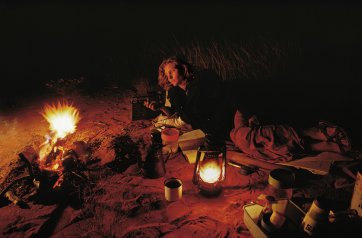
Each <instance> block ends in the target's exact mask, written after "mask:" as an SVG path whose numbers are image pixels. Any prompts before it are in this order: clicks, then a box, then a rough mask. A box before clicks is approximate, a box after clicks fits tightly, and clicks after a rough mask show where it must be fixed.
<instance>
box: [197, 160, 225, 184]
mask: <svg viewBox="0 0 362 238" xmlns="http://www.w3.org/2000/svg"><path fill="white" fill-rule="evenodd" d="M220 174H221V169H220V167H219V166H218V164H217V163H216V162H214V161H209V162H207V163H205V164H203V165H202V167H201V168H200V177H201V179H202V180H203V181H204V182H206V183H215V182H217V181H218V180H219V178H220Z"/></svg>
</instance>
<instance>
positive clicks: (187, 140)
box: [178, 129, 205, 164]
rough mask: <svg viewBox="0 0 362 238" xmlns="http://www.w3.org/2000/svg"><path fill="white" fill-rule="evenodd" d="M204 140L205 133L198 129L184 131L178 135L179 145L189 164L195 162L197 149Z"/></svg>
mask: <svg viewBox="0 0 362 238" xmlns="http://www.w3.org/2000/svg"><path fill="white" fill-rule="evenodd" d="M204 141H205V133H204V132H203V131H202V130H200V129H197V130H193V131H189V132H186V133H184V134H182V135H181V136H180V137H179V139H178V144H179V147H180V149H181V151H182V153H183V154H184V156H185V157H186V159H187V161H188V162H189V163H190V164H194V163H195V162H196V155H197V150H198V148H199V147H200V146H201V145H202V144H203V143H204Z"/></svg>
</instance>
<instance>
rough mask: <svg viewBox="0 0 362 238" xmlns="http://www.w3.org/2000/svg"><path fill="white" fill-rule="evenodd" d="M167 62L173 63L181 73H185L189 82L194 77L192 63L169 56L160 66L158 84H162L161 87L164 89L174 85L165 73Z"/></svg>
mask: <svg viewBox="0 0 362 238" xmlns="http://www.w3.org/2000/svg"><path fill="white" fill-rule="evenodd" d="M167 64H173V65H174V66H175V68H176V69H178V71H179V73H180V74H183V76H184V78H185V79H186V81H187V82H189V81H190V80H192V79H193V77H194V72H193V68H192V66H191V64H189V63H187V62H186V61H184V60H182V59H180V58H177V57H171V58H167V59H165V60H163V61H162V63H161V64H160V66H159V67H158V85H160V87H161V88H163V89H164V90H169V89H170V88H172V85H171V83H170V82H169V81H168V79H167V76H166V74H165V66H166V65H167Z"/></svg>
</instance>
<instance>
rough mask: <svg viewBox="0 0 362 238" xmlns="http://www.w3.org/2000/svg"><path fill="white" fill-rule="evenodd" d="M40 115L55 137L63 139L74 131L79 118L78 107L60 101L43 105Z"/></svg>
mask: <svg viewBox="0 0 362 238" xmlns="http://www.w3.org/2000/svg"><path fill="white" fill-rule="evenodd" d="M42 115H43V117H44V118H45V119H46V120H47V121H48V122H49V129H50V130H51V131H52V132H53V133H55V139H59V138H60V139H63V138H64V137H66V136H67V135H68V134H72V133H73V132H75V130H76V128H77V123H78V122H79V120H80V117H79V111H78V109H76V108H75V107H73V106H72V105H68V104H66V103H63V104H62V103H60V102H58V105H45V108H44V113H42Z"/></svg>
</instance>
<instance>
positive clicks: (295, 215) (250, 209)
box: [243, 200, 305, 238]
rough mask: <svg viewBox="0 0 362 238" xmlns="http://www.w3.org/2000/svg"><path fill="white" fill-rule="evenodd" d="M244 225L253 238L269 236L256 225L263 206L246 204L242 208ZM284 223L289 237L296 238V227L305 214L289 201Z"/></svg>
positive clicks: (267, 237)
mask: <svg viewBox="0 0 362 238" xmlns="http://www.w3.org/2000/svg"><path fill="white" fill-rule="evenodd" d="M243 208H244V223H245V225H246V227H247V228H248V229H249V231H250V234H251V235H252V236H253V237H255V238H269V237H270V236H269V235H268V234H267V233H266V232H265V231H264V230H263V229H262V228H261V227H260V226H259V225H258V220H259V217H260V214H261V212H262V210H263V206H261V205H260V204H257V203H251V204H246V205H245V206H244V207H243ZM285 214H286V218H287V220H286V222H287V223H288V224H287V226H286V227H288V233H290V237H297V232H298V227H299V225H300V224H301V222H302V220H303V218H304V216H305V212H304V211H303V210H302V209H301V208H299V207H298V206H297V205H296V204H295V203H293V202H292V201H290V200H289V202H288V205H287V208H286V213H285Z"/></svg>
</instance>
